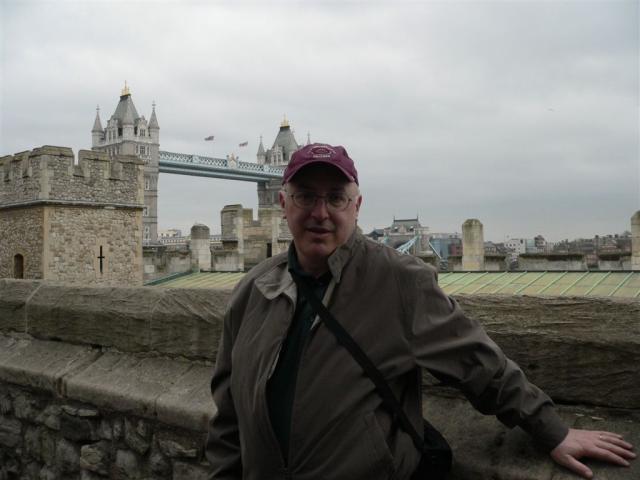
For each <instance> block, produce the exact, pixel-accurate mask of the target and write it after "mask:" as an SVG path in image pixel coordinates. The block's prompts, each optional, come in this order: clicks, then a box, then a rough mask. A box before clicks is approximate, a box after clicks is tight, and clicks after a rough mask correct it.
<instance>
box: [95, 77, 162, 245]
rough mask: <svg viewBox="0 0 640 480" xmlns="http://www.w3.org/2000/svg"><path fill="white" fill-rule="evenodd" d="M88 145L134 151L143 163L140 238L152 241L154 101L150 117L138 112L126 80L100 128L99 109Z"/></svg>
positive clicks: (154, 222)
mask: <svg viewBox="0 0 640 480" xmlns="http://www.w3.org/2000/svg"><path fill="white" fill-rule="evenodd" d="M91 137H92V148H93V149H94V150H99V151H103V152H107V154H108V155H109V156H115V155H136V156H138V157H139V158H140V159H142V160H143V161H144V163H145V167H144V205H145V209H144V212H143V218H142V223H143V242H144V243H146V244H153V243H155V242H156V241H157V231H158V217H157V215H158V213H157V212H158V208H157V204H158V186H157V185H158V173H159V172H158V158H159V151H160V126H159V125H158V118H157V117H156V104H155V102H154V103H153V104H152V110H151V118H150V120H149V121H148V122H147V120H146V119H145V118H144V116H142V115H138V111H137V110H136V107H135V105H134V104H133V100H132V98H131V90H130V89H129V85H127V82H125V83H124V88H122V90H121V91H120V99H119V101H118V105H117V106H116V109H115V111H114V113H113V115H111V117H110V118H109V120H108V121H107V125H106V128H102V122H101V121H100V111H99V109H97V112H96V118H95V121H94V122H93V128H92V129H91Z"/></svg>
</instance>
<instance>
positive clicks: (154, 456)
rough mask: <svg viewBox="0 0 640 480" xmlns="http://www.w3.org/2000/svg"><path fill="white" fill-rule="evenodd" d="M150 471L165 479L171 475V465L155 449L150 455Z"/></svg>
mask: <svg viewBox="0 0 640 480" xmlns="http://www.w3.org/2000/svg"><path fill="white" fill-rule="evenodd" d="M149 469H150V470H151V472H152V473H154V474H155V475H156V476H158V477H165V476H168V475H170V474H171V464H170V463H169V460H167V458H166V457H165V456H164V455H162V453H161V452H160V451H159V450H157V449H156V448H154V449H153V450H151V453H150V454H149Z"/></svg>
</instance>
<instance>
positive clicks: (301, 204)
mask: <svg viewBox="0 0 640 480" xmlns="http://www.w3.org/2000/svg"><path fill="white" fill-rule="evenodd" d="M289 196H290V197H291V198H292V199H293V204H294V205H295V206H296V207H298V208H300V209H302V210H312V209H313V208H314V207H315V206H316V204H317V203H318V200H320V199H322V200H324V203H325V205H326V206H327V210H329V211H330V212H342V211H343V210H346V209H347V207H348V206H349V203H351V202H352V201H353V198H351V197H350V196H349V195H347V194H346V193H344V192H331V193H328V194H327V195H318V194H316V193H314V192H306V191H300V192H295V193H289Z"/></svg>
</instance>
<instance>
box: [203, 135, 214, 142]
mask: <svg viewBox="0 0 640 480" xmlns="http://www.w3.org/2000/svg"><path fill="white" fill-rule="evenodd" d="M212 140H213V135H209V136H208V137H205V139H204V141H205V142H210V141H212Z"/></svg>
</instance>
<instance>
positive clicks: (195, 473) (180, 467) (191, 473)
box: [172, 461, 211, 480]
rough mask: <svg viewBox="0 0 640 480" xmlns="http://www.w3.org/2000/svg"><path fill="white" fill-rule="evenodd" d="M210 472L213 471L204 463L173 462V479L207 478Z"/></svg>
mask: <svg viewBox="0 0 640 480" xmlns="http://www.w3.org/2000/svg"><path fill="white" fill-rule="evenodd" d="M210 474H211V471H210V470H209V469H208V468H206V467H204V466H202V465H192V464H189V463H184V462H180V461H175V462H173V477H172V480H207V479H208V478H209V475H210Z"/></svg>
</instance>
